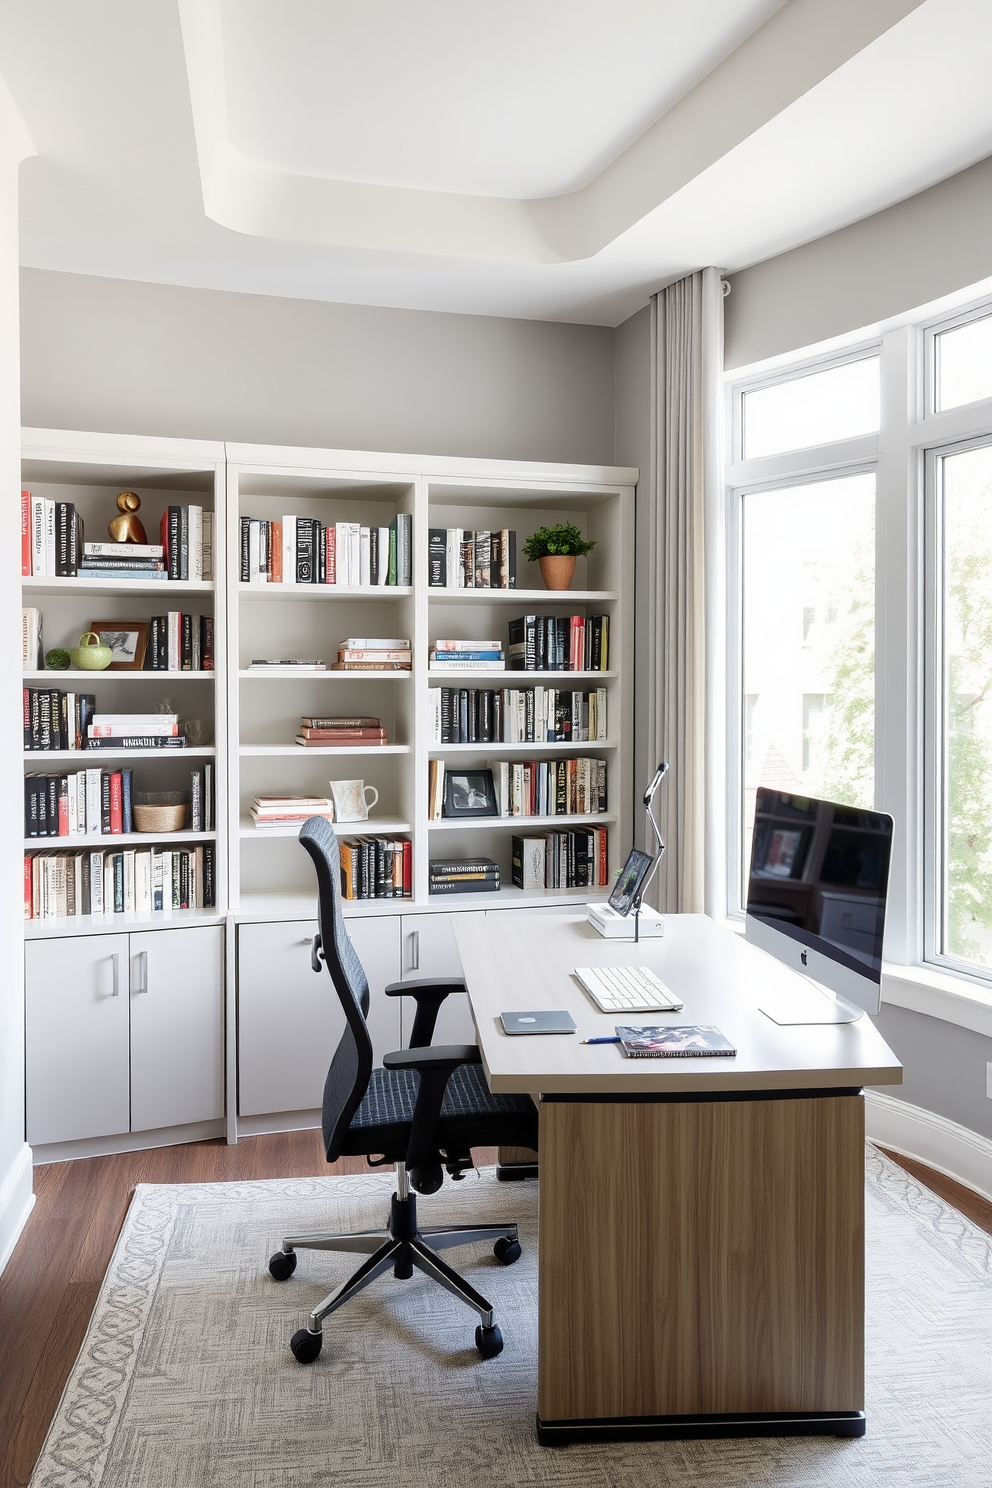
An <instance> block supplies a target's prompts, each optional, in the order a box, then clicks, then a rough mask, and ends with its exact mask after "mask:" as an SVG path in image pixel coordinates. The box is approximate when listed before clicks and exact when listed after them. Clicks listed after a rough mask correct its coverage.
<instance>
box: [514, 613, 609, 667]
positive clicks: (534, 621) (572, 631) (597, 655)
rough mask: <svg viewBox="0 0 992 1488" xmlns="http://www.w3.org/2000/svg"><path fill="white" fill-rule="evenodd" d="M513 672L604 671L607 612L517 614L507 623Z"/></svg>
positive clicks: (606, 660)
mask: <svg viewBox="0 0 992 1488" xmlns="http://www.w3.org/2000/svg"><path fill="white" fill-rule="evenodd" d="M506 650H507V662H508V665H509V668H510V670H511V671H513V672H605V671H608V670H609V666H610V617H609V615H588V616H586V615H520V616H518V617H517V618H516V619H514V620H511V621H510V623H509V644H508V646H507V648H506Z"/></svg>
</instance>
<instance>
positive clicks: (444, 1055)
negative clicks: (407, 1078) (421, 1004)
mask: <svg viewBox="0 0 992 1488" xmlns="http://www.w3.org/2000/svg"><path fill="white" fill-rule="evenodd" d="M481 1062H482V1055H481V1054H480V1053H479V1050H478V1049H477V1048H476V1047H475V1045H474V1044H439V1045H438V1046H437V1048H433V1049H399V1050H397V1051H396V1052H395V1053H393V1054H386V1055H384V1056H383V1060H382V1067H383V1069H409V1070H415V1071H416V1073H417V1074H418V1075H419V1077H420V1083H419V1086H418V1089H417V1101H416V1104H415V1106H414V1108H413V1121H412V1122H411V1124H410V1140H409V1144H408V1146H407V1151H406V1168H407V1172H408V1173H409V1175H410V1182H411V1183H412V1185H413V1187H414V1188H415V1189H416V1190H417V1192H418V1193H422V1194H432V1193H437V1191H438V1189H439V1188H440V1187H441V1183H442V1180H443V1178H444V1173H443V1171H442V1168H441V1163H440V1160H439V1159H440V1154H439V1149H438V1145H437V1124H438V1119H439V1117H440V1115H441V1106H442V1103H443V1101H444V1092H445V1088H446V1086H447V1084H448V1080H449V1078H450V1076H451V1074H452V1072H453V1071H454V1070H456V1069H458V1068H460V1066H461V1065H463V1064H480V1063H481Z"/></svg>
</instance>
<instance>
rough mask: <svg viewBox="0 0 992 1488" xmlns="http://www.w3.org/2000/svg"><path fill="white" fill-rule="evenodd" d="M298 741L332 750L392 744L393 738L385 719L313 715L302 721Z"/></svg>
mask: <svg viewBox="0 0 992 1488" xmlns="http://www.w3.org/2000/svg"><path fill="white" fill-rule="evenodd" d="M296 742H297V744H299V745H300V747H301V748H303V749H332V748H343V747H348V748H354V747H355V746H356V745H357V746H360V747H364V746H365V745H371V744H388V743H389V739H388V737H387V735H386V730H385V729H384V728H383V727H382V722H381V720H380V719H378V718H373V717H371V716H369V715H363V714H355V715H352V716H351V717H340V716H333V717H330V718H318V717H316V716H313V715H311V716H309V717H304V718H302V719H301V720H300V731H299V733H298V734H297V736H296Z"/></svg>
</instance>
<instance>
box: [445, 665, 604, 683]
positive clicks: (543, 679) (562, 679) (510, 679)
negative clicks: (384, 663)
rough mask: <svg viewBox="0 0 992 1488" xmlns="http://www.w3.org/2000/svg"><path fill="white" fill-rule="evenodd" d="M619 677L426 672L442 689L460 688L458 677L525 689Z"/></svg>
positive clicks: (567, 674)
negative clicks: (496, 679)
mask: <svg viewBox="0 0 992 1488" xmlns="http://www.w3.org/2000/svg"><path fill="white" fill-rule="evenodd" d="M619 675H620V674H619V672H615V671H609V672H549V671H542V672H511V671H502V672H477V671H475V670H469V669H466V670H465V671H457V672H434V671H432V672H428V673H427V680H428V682H431V683H435V682H436V683H438V684H439V685H441V686H444V687H460V686H461V683H460V681H459V678H460V677H472V678H479V677H498V678H500V679H501V680H500V681H499V682H492V683H491V684H490V685H491V686H493V687H520V686H524V687H526V686H530V687H544V686H550V685H557V686H559V687H565V686H566V685H567V683H568V682H595V683H597V684H599V683H602V682H613V681H615V680H616V678H617V677H618V676H619ZM552 678H557V679H558V680H557V683H556V684H552V682H551V679H552Z"/></svg>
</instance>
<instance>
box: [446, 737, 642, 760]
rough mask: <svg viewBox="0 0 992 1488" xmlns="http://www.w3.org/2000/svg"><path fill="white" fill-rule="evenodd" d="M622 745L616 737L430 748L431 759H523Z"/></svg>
mask: <svg viewBox="0 0 992 1488" xmlns="http://www.w3.org/2000/svg"><path fill="white" fill-rule="evenodd" d="M619 748H620V745H619V744H618V742H617V741H616V739H588V740H582V741H580V742H575V741H574V740H556V741H555V742H554V743H548V742H542V743H540V744H537V743H534V742H531V743H529V744H504V743H502V742H500V741H499V740H496V739H493V740H487V741H483V742H478V743H475V744H431V745H430V746H429V748H428V751H427V753H428V757H429V758H430V759H447V757H448V755H455V756H456V757H457V756H458V755H466V754H467V755H480V754H484V755H485V756H486V758H487V759H489V758H498V757H500V756H502V755H504V754H509V755H513V756H514V757H515V758H516V757H517V756H519V757H520V758H521V759H529V758H531V756H534V757H538V756H539V757H541V758H545V757H554V756H555V755H556V754H563V753H564V754H566V755H567V754H574V753H575V752H576V750H580V751H581V752H582V753H583V754H588V753H591V754H595V753H596V751H597V750H602V749H619Z"/></svg>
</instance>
